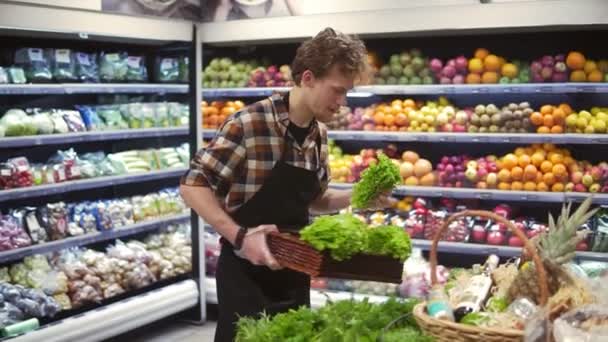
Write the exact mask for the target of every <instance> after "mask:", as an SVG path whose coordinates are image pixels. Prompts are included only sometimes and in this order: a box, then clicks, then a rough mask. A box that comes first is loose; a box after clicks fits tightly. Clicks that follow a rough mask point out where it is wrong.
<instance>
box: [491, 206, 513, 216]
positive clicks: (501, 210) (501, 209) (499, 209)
mask: <svg viewBox="0 0 608 342" xmlns="http://www.w3.org/2000/svg"><path fill="white" fill-rule="evenodd" d="M493 211H494V214H496V215H500V216H502V217H504V218H506V219H508V218H509V217H510V216H511V207H509V206H508V205H506V204H499V205H497V206H496V208H494V210H493Z"/></svg>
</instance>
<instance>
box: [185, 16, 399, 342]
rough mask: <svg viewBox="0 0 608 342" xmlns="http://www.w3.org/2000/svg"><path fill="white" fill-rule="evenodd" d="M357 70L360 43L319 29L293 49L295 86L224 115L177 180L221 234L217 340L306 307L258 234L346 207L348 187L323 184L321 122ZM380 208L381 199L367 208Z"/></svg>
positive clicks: (362, 66)
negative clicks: (247, 321) (250, 319)
mask: <svg viewBox="0 0 608 342" xmlns="http://www.w3.org/2000/svg"><path fill="white" fill-rule="evenodd" d="M366 63H367V62H366V50H365V45H364V44H363V42H362V41H360V40H358V39H356V38H352V37H349V36H347V35H345V34H342V33H339V32H336V31H334V30H333V29H331V28H327V29H325V30H323V31H322V32H320V33H319V34H318V35H317V36H316V37H314V38H313V39H311V40H308V41H306V42H304V43H303V44H302V45H301V46H300V47H299V48H298V50H297V53H296V57H295V59H294V61H293V64H292V74H293V79H294V82H295V84H296V86H294V87H293V88H292V89H291V91H290V92H288V93H286V94H276V95H273V96H272V97H270V98H268V99H265V100H262V101H259V102H256V103H254V104H252V105H250V106H248V107H246V108H244V109H243V110H242V111H240V112H238V113H235V114H234V115H233V116H231V117H230V118H228V119H227V120H226V122H225V123H224V124H223V126H222V127H221V128H220V129H219V131H218V133H217V136H216V137H215V138H214V139H213V141H211V143H210V144H209V146H208V147H207V148H206V149H203V150H201V151H199V152H198V153H197V155H196V156H195V157H194V159H193V161H192V163H191V169H190V170H189V171H188V173H186V175H184V177H183V178H182V180H181V187H180V189H181V194H182V197H183V198H184V200H185V202H186V203H187V204H188V205H189V206H190V207H191V208H193V209H194V210H195V211H196V212H197V213H198V214H199V215H200V216H201V217H202V218H203V219H204V220H205V221H206V222H207V223H208V224H210V225H211V226H212V227H214V229H215V230H216V231H217V232H218V233H219V234H220V235H221V236H222V250H221V255H220V258H219V261H218V269H217V274H216V278H217V294H218V302H219V320H218V324H217V330H216V335H215V341H216V342H220V341H221V342H223V341H226V342H228V341H232V340H233V339H234V337H235V323H236V321H237V320H238V317H242V316H255V315H258V314H259V313H261V312H263V311H265V312H266V313H268V314H275V313H279V312H284V311H287V310H289V309H290V308H297V307H299V306H303V305H306V306H309V305H310V298H309V297H310V278H309V277H308V276H307V275H305V274H302V273H298V272H295V271H291V270H287V269H281V267H280V265H279V264H278V263H277V261H276V260H275V258H274V257H273V256H272V254H271V253H270V251H269V249H268V246H267V244H266V234H268V233H269V232H273V231H277V230H278V231H297V230H299V229H301V228H303V227H304V226H306V225H307V224H308V222H309V210H314V211H316V212H319V211H321V212H323V211H336V210H339V209H343V208H346V207H348V206H349V204H350V198H351V191H350V190H342V191H339V190H335V189H328V186H327V185H328V182H329V168H328V164H327V159H328V152H327V128H326V126H325V125H324V124H323V122H324V121H327V120H329V119H330V118H331V117H332V115H333V114H334V113H336V112H337V111H338V109H339V107H340V106H341V105H346V93H347V91H348V90H349V89H351V88H353V85H354V82H355V80H356V79H357V78H358V77H360V76H361V75H362V73H364V72H365V70H366V65H367V64H366ZM389 204H390V203H389V199H388V198H387V197H385V196H383V197H381V198H380V199H379V200H378V201H377V203H375V204H374V206H375V207H385V206H388V205H389Z"/></svg>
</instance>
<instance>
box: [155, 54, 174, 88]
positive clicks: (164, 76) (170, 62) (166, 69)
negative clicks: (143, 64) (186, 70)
mask: <svg viewBox="0 0 608 342" xmlns="http://www.w3.org/2000/svg"><path fill="white" fill-rule="evenodd" d="M155 70H156V73H155V74H156V82H164V83H169V82H178V81H179V60H178V59H177V58H172V57H158V58H156V67H155Z"/></svg>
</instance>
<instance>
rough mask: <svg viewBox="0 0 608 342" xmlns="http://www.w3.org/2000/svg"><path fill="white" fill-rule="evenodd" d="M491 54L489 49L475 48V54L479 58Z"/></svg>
mask: <svg viewBox="0 0 608 342" xmlns="http://www.w3.org/2000/svg"><path fill="white" fill-rule="evenodd" d="M489 54H490V51H488V49H484V48H478V49H477V50H475V53H474V54H473V55H474V56H475V58H479V59H482V60H483V59H484V58H486V56H488V55H489Z"/></svg>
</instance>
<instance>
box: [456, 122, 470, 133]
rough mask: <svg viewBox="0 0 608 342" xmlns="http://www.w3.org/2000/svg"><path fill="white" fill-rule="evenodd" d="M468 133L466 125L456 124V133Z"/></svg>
mask: <svg viewBox="0 0 608 342" xmlns="http://www.w3.org/2000/svg"><path fill="white" fill-rule="evenodd" d="M466 131H467V128H466V126H465V125H461V124H455V125H454V132H456V133H465V132H466Z"/></svg>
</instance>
